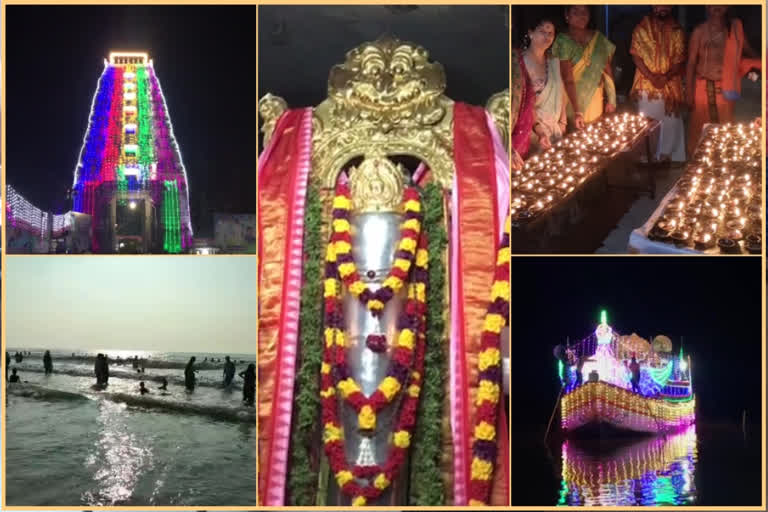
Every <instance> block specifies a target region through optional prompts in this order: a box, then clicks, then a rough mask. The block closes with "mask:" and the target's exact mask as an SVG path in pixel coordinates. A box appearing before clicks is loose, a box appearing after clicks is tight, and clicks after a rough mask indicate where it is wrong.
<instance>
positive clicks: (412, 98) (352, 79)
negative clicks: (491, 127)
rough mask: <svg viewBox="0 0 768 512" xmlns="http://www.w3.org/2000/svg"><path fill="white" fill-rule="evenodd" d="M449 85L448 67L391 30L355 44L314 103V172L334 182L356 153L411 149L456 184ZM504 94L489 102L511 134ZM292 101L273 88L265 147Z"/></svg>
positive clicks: (265, 101) (265, 104) (264, 111)
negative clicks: (324, 94) (322, 97)
mask: <svg viewBox="0 0 768 512" xmlns="http://www.w3.org/2000/svg"><path fill="white" fill-rule="evenodd" d="M444 91H445V71H444V70H443V66H442V65H441V64H440V63H438V62H430V60H429V54H428V52H427V51H426V50H425V49H424V48H422V47H421V46H418V45H416V44H413V43H409V42H405V41H400V40H399V39H396V38H393V37H388V36H387V37H382V38H380V39H379V40H377V41H372V42H367V43H363V44H362V45H360V46H358V47H357V48H354V49H353V50H350V51H349V52H347V55H346V59H345V60H344V63H343V64H338V65H336V66H334V67H333V68H332V69H331V72H330V75H329V78H328V98H326V99H325V100H324V101H323V102H322V103H321V104H320V105H318V106H317V107H315V109H314V118H313V123H312V127H313V141H312V144H313V147H312V174H311V176H310V178H311V179H312V180H314V181H315V182H316V183H318V184H319V185H320V186H321V187H322V188H325V189H332V188H333V187H334V185H335V183H336V179H337V177H338V174H339V172H341V171H342V170H344V169H346V168H348V167H349V165H350V162H351V161H352V160H353V159H356V158H359V157H363V156H366V155H377V157H378V158H386V157H393V156H397V155H407V156H412V157H415V158H417V159H419V160H420V161H422V162H424V163H425V164H426V165H428V166H429V168H430V169H431V171H432V174H433V176H434V178H435V179H436V180H437V181H438V182H439V183H440V184H441V185H442V186H443V187H445V188H450V186H451V183H452V180H453V165H454V164H453V128H452V122H453V100H451V99H450V98H448V97H447V96H445V95H444V94H443V92H444ZM501 94H504V93H499V94H497V95H494V97H493V98H491V100H490V101H489V104H488V105H489V108H493V111H492V112H493V113H494V119H496V123H497V125H498V126H499V131H500V132H501V133H502V134H505V135H504V136H505V139H506V138H508V133H509V129H508V126H509V119H508V118H509V113H508V112H509V98H508V97H507V98H506V108H507V114H506V127H507V129H506V132H504V124H503V119H502V118H503V117H504V115H502V114H501V113H500V112H501V110H502V109H503V108H504V107H503V104H502V103H503V102H502V101H500V100H496V99H495V98H497V96H500V95H501ZM506 94H507V96H508V95H509V92H508V91H507V93H506ZM285 108H286V105H285V101H284V100H283V99H282V98H278V97H276V96H272V95H270V94H268V95H267V96H265V97H264V98H262V100H261V101H260V102H259V113H260V114H261V116H262V118H263V119H264V127H263V128H262V131H263V132H264V144H265V146H266V144H267V142H268V141H269V137H270V136H271V134H272V131H273V130H274V126H275V123H276V122H277V118H278V117H279V116H280V114H282V112H283V111H284V110H285ZM505 143H506V144H508V141H505ZM358 172H359V169H358Z"/></svg>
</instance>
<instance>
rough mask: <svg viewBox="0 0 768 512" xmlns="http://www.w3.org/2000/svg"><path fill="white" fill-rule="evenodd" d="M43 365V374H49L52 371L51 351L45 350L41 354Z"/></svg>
mask: <svg viewBox="0 0 768 512" xmlns="http://www.w3.org/2000/svg"><path fill="white" fill-rule="evenodd" d="M43 367H44V368H45V374H46V375H50V374H52V373H53V359H51V351H50V350H46V351H45V354H44V355H43Z"/></svg>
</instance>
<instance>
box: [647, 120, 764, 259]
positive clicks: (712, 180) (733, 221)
mask: <svg viewBox="0 0 768 512" xmlns="http://www.w3.org/2000/svg"><path fill="white" fill-rule="evenodd" d="M760 139H761V131H760V127H759V126H757V125H753V124H752V125H745V124H725V125H712V126H710V127H708V129H707V130H706V131H705V133H704V134H703V136H702V139H701V142H700V143H699V146H698V148H697V150H696V151H695V153H694V155H693V157H692V158H691V159H690V160H689V161H688V164H687V167H686V169H685V172H684V173H683V175H682V177H681V178H680V180H679V181H678V182H677V184H676V185H675V188H674V189H673V191H672V193H671V196H670V198H669V200H668V201H667V202H666V204H665V206H664V209H663V211H662V214H661V216H660V217H659V218H658V219H657V221H656V223H655V224H654V226H653V228H652V229H651V231H650V233H649V238H651V239H654V240H659V241H662V242H666V243H671V244H674V245H676V246H677V247H681V248H693V249H694V250H697V251H702V252H703V251H715V250H719V252H720V253H724V254H743V253H745V252H746V253H751V254H760V252H761V249H762V235H761V233H762V227H763V199H762V186H763V185H762V176H761V175H762V171H761V165H760V163H761V158H762V151H761V148H762V145H761V143H760ZM716 247H717V249H715V248H716Z"/></svg>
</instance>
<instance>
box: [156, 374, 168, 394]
mask: <svg viewBox="0 0 768 512" xmlns="http://www.w3.org/2000/svg"><path fill="white" fill-rule="evenodd" d="M160 382H161V384H160V387H159V388H157V389H159V390H160V391H168V379H166V378H165V377H163V378H162V379H160Z"/></svg>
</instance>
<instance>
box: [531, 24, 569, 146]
mask: <svg viewBox="0 0 768 512" xmlns="http://www.w3.org/2000/svg"><path fill="white" fill-rule="evenodd" d="M554 40H555V24H554V23H553V22H552V21H551V20H549V19H547V18H539V19H536V20H534V23H532V24H531V25H530V26H529V29H528V31H527V33H526V35H525V44H524V46H525V50H524V51H523V59H524V60H525V67H526V70H527V72H528V75H529V77H530V79H531V83H532V85H533V90H534V92H535V93H536V104H535V107H536V108H535V120H534V123H533V133H532V134H531V147H532V150H533V151H534V152H540V151H544V150H547V149H549V148H550V147H551V146H552V144H553V143H554V142H557V141H558V140H559V139H561V138H562V137H563V135H565V128H566V125H567V122H568V121H567V117H566V110H565V107H566V95H565V86H564V84H563V79H562V76H561V75H560V61H559V60H558V59H557V58H555V57H552V55H551V54H550V51H549V49H550V47H551V46H552V43H553V42H554Z"/></svg>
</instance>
